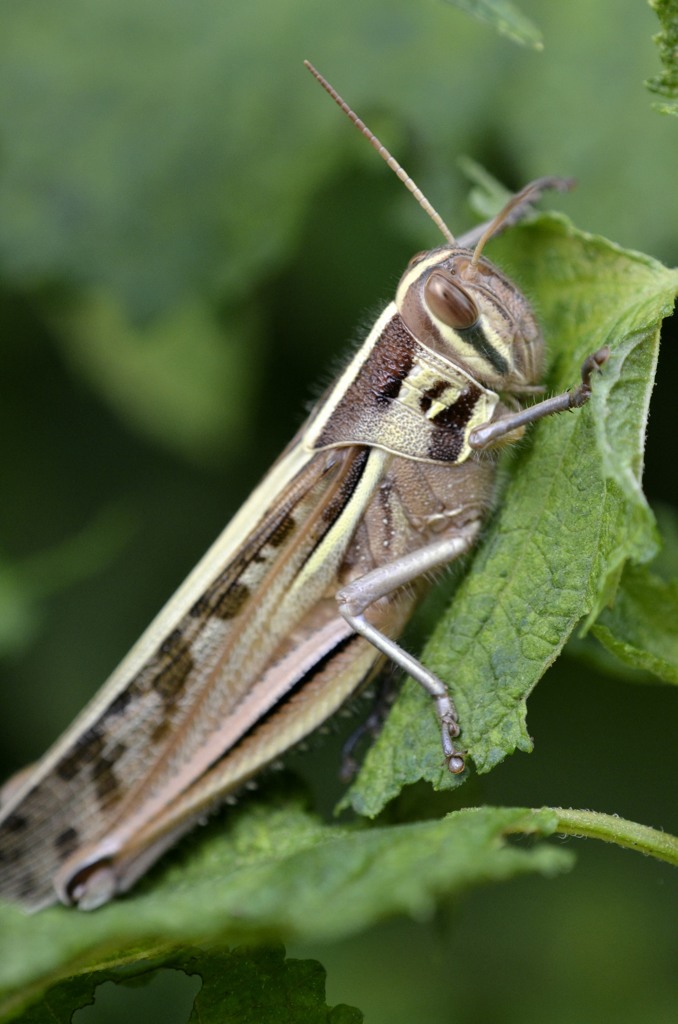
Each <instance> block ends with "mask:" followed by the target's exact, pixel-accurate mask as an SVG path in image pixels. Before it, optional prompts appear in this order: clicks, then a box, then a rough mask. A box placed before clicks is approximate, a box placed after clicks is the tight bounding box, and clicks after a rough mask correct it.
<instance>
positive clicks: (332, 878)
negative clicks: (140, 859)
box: [0, 805, 572, 1020]
mask: <svg viewBox="0 0 678 1024" xmlns="http://www.w3.org/2000/svg"><path fill="white" fill-rule="evenodd" d="M557 821H558V819H557V817H556V816H555V815H554V814H552V813H551V812H550V811H525V810H522V809H506V808H473V809H468V810H464V811H458V812H456V813H454V814H450V815H448V816H447V817H446V818H444V819H443V820H441V821H427V822H422V823H418V824H413V825H402V826H394V827H390V828H370V829H368V830H365V831H356V830H350V829H344V828H338V827H329V826H325V825H321V824H320V823H319V822H318V821H317V820H316V819H315V818H313V817H311V816H309V815H308V814H305V813H303V812H301V811H300V810H298V809H296V808H294V807H293V806H288V807H286V808H283V809H278V810H276V809H275V808H274V807H273V806H257V805H250V806H249V807H248V808H247V809H246V810H245V809H243V810H242V811H240V812H239V813H237V812H236V813H234V814H233V816H232V819H231V821H230V823H229V824H230V827H229V829H228V830H227V831H225V830H224V829H223V827H221V828H220V829H219V828H216V827H213V828H212V830H211V833H210V834H209V835H205V834H203V835H202V836H201V837H200V839H201V841H200V842H193V843H192V844H187V847H186V848H184V851H183V854H180V855H179V856H178V857H177V858H175V860H174V862H173V863H171V864H169V865H165V866H164V867H161V868H160V869H158V870H156V871H155V872H153V877H152V878H150V879H149V880H148V881H147V882H144V883H142V884H141V885H140V886H139V887H138V888H137V889H136V890H135V892H134V894H133V895H132V896H131V897H129V898H127V899H121V900H116V901H115V902H114V903H112V904H109V905H107V906H105V907H102V908H101V909H100V910H97V911H96V912H94V913H91V914H85V913H77V912H74V911H73V910H69V909H66V908H63V907H55V908H52V909H49V910H46V911H43V912H42V913H40V914H38V915H35V916H32V917H29V916H26V915H25V914H24V913H23V912H21V911H19V910H17V909H16V908H15V907H11V906H7V905H4V906H3V907H1V908H0V1019H2V1020H6V1019H10V1015H11V1014H13V1013H16V1012H17V1011H18V1009H20V1008H21V1007H22V1006H24V1005H26V1004H27V1003H28V1002H29V1001H34V1000H35V999H36V998H38V997H39V995H40V994H41V992H42V991H44V989H45V988H46V987H47V985H49V984H52V983H54V982H55V981H56V980H59V979H60V978H64V977H69V976H70V975H71V974H73V973H75V972H78V973H85V972H87V971H91V970H94V969H102V968H108V967H110V966H113V965H117V966H120V965H121V964H125V963H133V962H135V961H136V960H138V959H139V958H140V951H141V950H143V956H144V957H145V958H150V959H151V960H152V962H153V966H158V965H159V963H168V962H171V957H172V955H173V954H174V952H175V951H176V949H177V948H181V947H183V946H185V945H186V944H187V943H192V942H200V943H204V942H206V941H210V942H212V941H219V942H220V943H227V944H229V945H233V944H237V943H241V942H243V941H249V942H251V941H258V942H262V941H267V940H270V939H271V938H276V939H278V938H286V939H291V938H304V939H325V940H326V939H330V938H334V937H337V936H341V935H347V934H351V933H353V932H355V931H357V930H358V929H362V928H365V927H367V926H369V925H370V924H372V923H374V922H376V921H379V920H381V919H383V918H384V917H388V916H391V915H393V914H410V915H413V916H416V917H425V916H428V915H430V914H431V913H432V912H433V910H434V908H435V906H436V901H437V900H439V899H440V898H441V897H442V896H451V895H456V894H460V893H463V892H465V891H466V890H467V889H469V888H470V887H472V886H477V885H484V884H486V883H488V882H495V881H499V880H503V879H507V878H513V877H517V876H519V875H522V874H525V873H532V872H539V873H541V874H544V875H552V874H554V873H558V872H561V871H564V870H566V869H567V868H569V867H570V865H571V864H572V855H571V854H570V853H569V852H567V851H565V850H563V849H560V848H555V847H550V846H547V845H544V844H541V843H536V844H534V843H532V844H530V845H529V846H519V845H515V844H514V843H512V842H511V843H509V842H507V841H506V839H505V836H506V835H507V834H514V833H516V832H524V833H526V834H529V835H534V836H536V837H540V836H548V835H551V834H552V833H553V831H554V829H555V827H556V824H557Z"/></svg>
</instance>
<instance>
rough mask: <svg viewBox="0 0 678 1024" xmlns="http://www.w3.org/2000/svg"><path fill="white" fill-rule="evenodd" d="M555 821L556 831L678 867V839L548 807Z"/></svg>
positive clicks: (610, 816) (621, 820)
mask: <svg viewBox="0 0 678 1024" xmlns="http://www.w3.org/2000/svg"><path fill="white" fill-rule="evenodd" d="M549 810H551V812H552V813H553V814H555V815H556V817H557V819H558V824H557V826H556V830H555V831H556V832H558V833H560V834H562V835H568V836H582V837H584V836H587V837H590V838H591V839H602V840H603V842H606V843H615V844H616V845H617V846H624V847H626V848H627V849H629V850H637V851H638V852H639V853H644V854H646V855H649V856H651V857H656V858H657V859H658V860H664V861H666V862H667V863H668V864H673V865H675V866H676V867H678V837H676V836H672V835H669V834H668V833H666V832H659V831H658V830H657V829H654V828H649V827H648V826H647V825H638V824H637V823H636V822H635V821H627V820H626V819H625V818H618V817H617V816H616V815H614V814H599V813H598V812H597V811H579V810H572V809H571V808H570V809H568V808H566V807H551V808H549Z"/></svg>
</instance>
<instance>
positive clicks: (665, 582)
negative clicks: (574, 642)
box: [592, 508, 678, 683]
mask: <svg viewBox="0 0 678 1024" xmlns="http://www.w3.org/2000/svg"><path fill="white" fill-rule="evenodd" d="M659 516H660V519H659V525H660V529H661V534H662V541H663V544H662V548H661V550H660V551H659V554H658V555H657V557H656V558H655V559H654V560H653V561H652V563H651V564H650V565H649V566H645V565H627V566H626V567H625V569H624V572H623V574H622V578H621V582H620V585H619V590H618V591H617V593H616V594H615V597H614V601H613V603H612V606H611V607H610V608H605V609H603V611H602V613H601V614H600V616H599V617H598V619H597V621H596V623H595V625H594V626H593V629H592V632H593V635H594V636H595V637H596V638H597V639H598V640H599V641H600V643H601V644H603V645H604V647H605V648H606V649H607V650H608V651H610V652H611V653H612V654H614V655H615V656H616V657H617V658H618V659H619V661H621V663H622V664H623V665H628V666H630V667H631V668H632V669H639V670H643V671H646V672H651V673H652V674H653V676H655V677H656V678H659V679H661V680H663V681H664V682H667V683H676V682H678V571H676V570H677V569H678V517H676V515H675V513H674V512H672V510H671V509H668V508H663V509H660V510H659Z"/></svg>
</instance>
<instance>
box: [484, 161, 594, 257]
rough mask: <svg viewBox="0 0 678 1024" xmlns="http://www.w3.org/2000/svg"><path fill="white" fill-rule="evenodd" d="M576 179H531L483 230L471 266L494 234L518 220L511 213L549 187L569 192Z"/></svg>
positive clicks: (536, 197)
mask: <svg viewBox="0 0 678 1024" xmlns="http://www.w3.org/2000/svg"><path fill="white" fill-rule="evenodd" d="M573 185H574V181H573V180H572V178H554V177H550V178H537V179H536V181H531V182H530V183H529V185H526V186H525V187H524V188H521V190H520V192H516V194H515V195H514V196H511V198H510V199H509V201H508V202H507V203H506V206H504V207H503V209H501V210H500V211H499V213H498V214H497V216H496V217H493V218H492V220H491V221H490V223H489V224H488V225H487V227H486V228H485V230H484V231H483V233H482V235H481V236H480V239H479V241H478V244H477V245H476V247H475V249H474V251H473V259H472V260H471V266H472V267H475V266H476V265H477V263H478V260H479V259H480V254H481V253H482V251H483V249H484V248H485V245H486V244H487V242H489V240H490V239H491V238H493V237H494V235H496V234H498V233H499V232H500V231H501V230H502V228H505V227H507V225H508V224H510V223H511V222H512V220H513V219H515V220H518V217H515V218H512V217H511V214H512V213H515V211H516V208H517V207H520V206H523V205H526V204H528V203H531V202H533V201H534V200H535V199H538V198H539V196H540V195H541V194H542V192H545V191H546V190H547V189H549V188H554V189H557V190H558V192H567V190H568V189H570V188H572V186H573Z"/></svg>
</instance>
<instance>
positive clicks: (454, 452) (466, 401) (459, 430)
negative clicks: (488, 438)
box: [429, 384, 482, 461]
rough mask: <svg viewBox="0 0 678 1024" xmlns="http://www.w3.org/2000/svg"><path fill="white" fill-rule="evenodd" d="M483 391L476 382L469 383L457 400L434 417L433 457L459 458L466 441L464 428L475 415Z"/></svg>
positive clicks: (432, 432) (430, 450) (430, 449)
mask: <svg viewBox="0 0 678 1024" xmlns="http://www.w3.org/2000/svg"><path fill="white" fill-rule="evenodd" d="M481 394H482V392H481V391H480V389H479V388H478V387H476V385H475V384H469V385H468V387H466V388H465V389H464V390H463V392H462V393H461V395H460V396H459V398H458V399H457V400H456V402H453V403H452V405H449V406H447V407H446V408H445V409H441V411H440V412H439V413H438V414H437V415H436V416H434V417H433V419H432V420H431V423H432V425H433V427H434V429H433V430H432V431H431V439H430V442H429V454H430V456H431V458H432V459H440V460H448V461H450V460H451V457H452V458H457V457H458V455H459V453H460V452H461V449H462V447H463V443H464V430H465V427H466V425H467V423H468V422H469V420H470V419H471V417H472V415H473V410H474V409H475V407H476V404H477V402H478V400H479V399H480V397H481Z"/></svg>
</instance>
